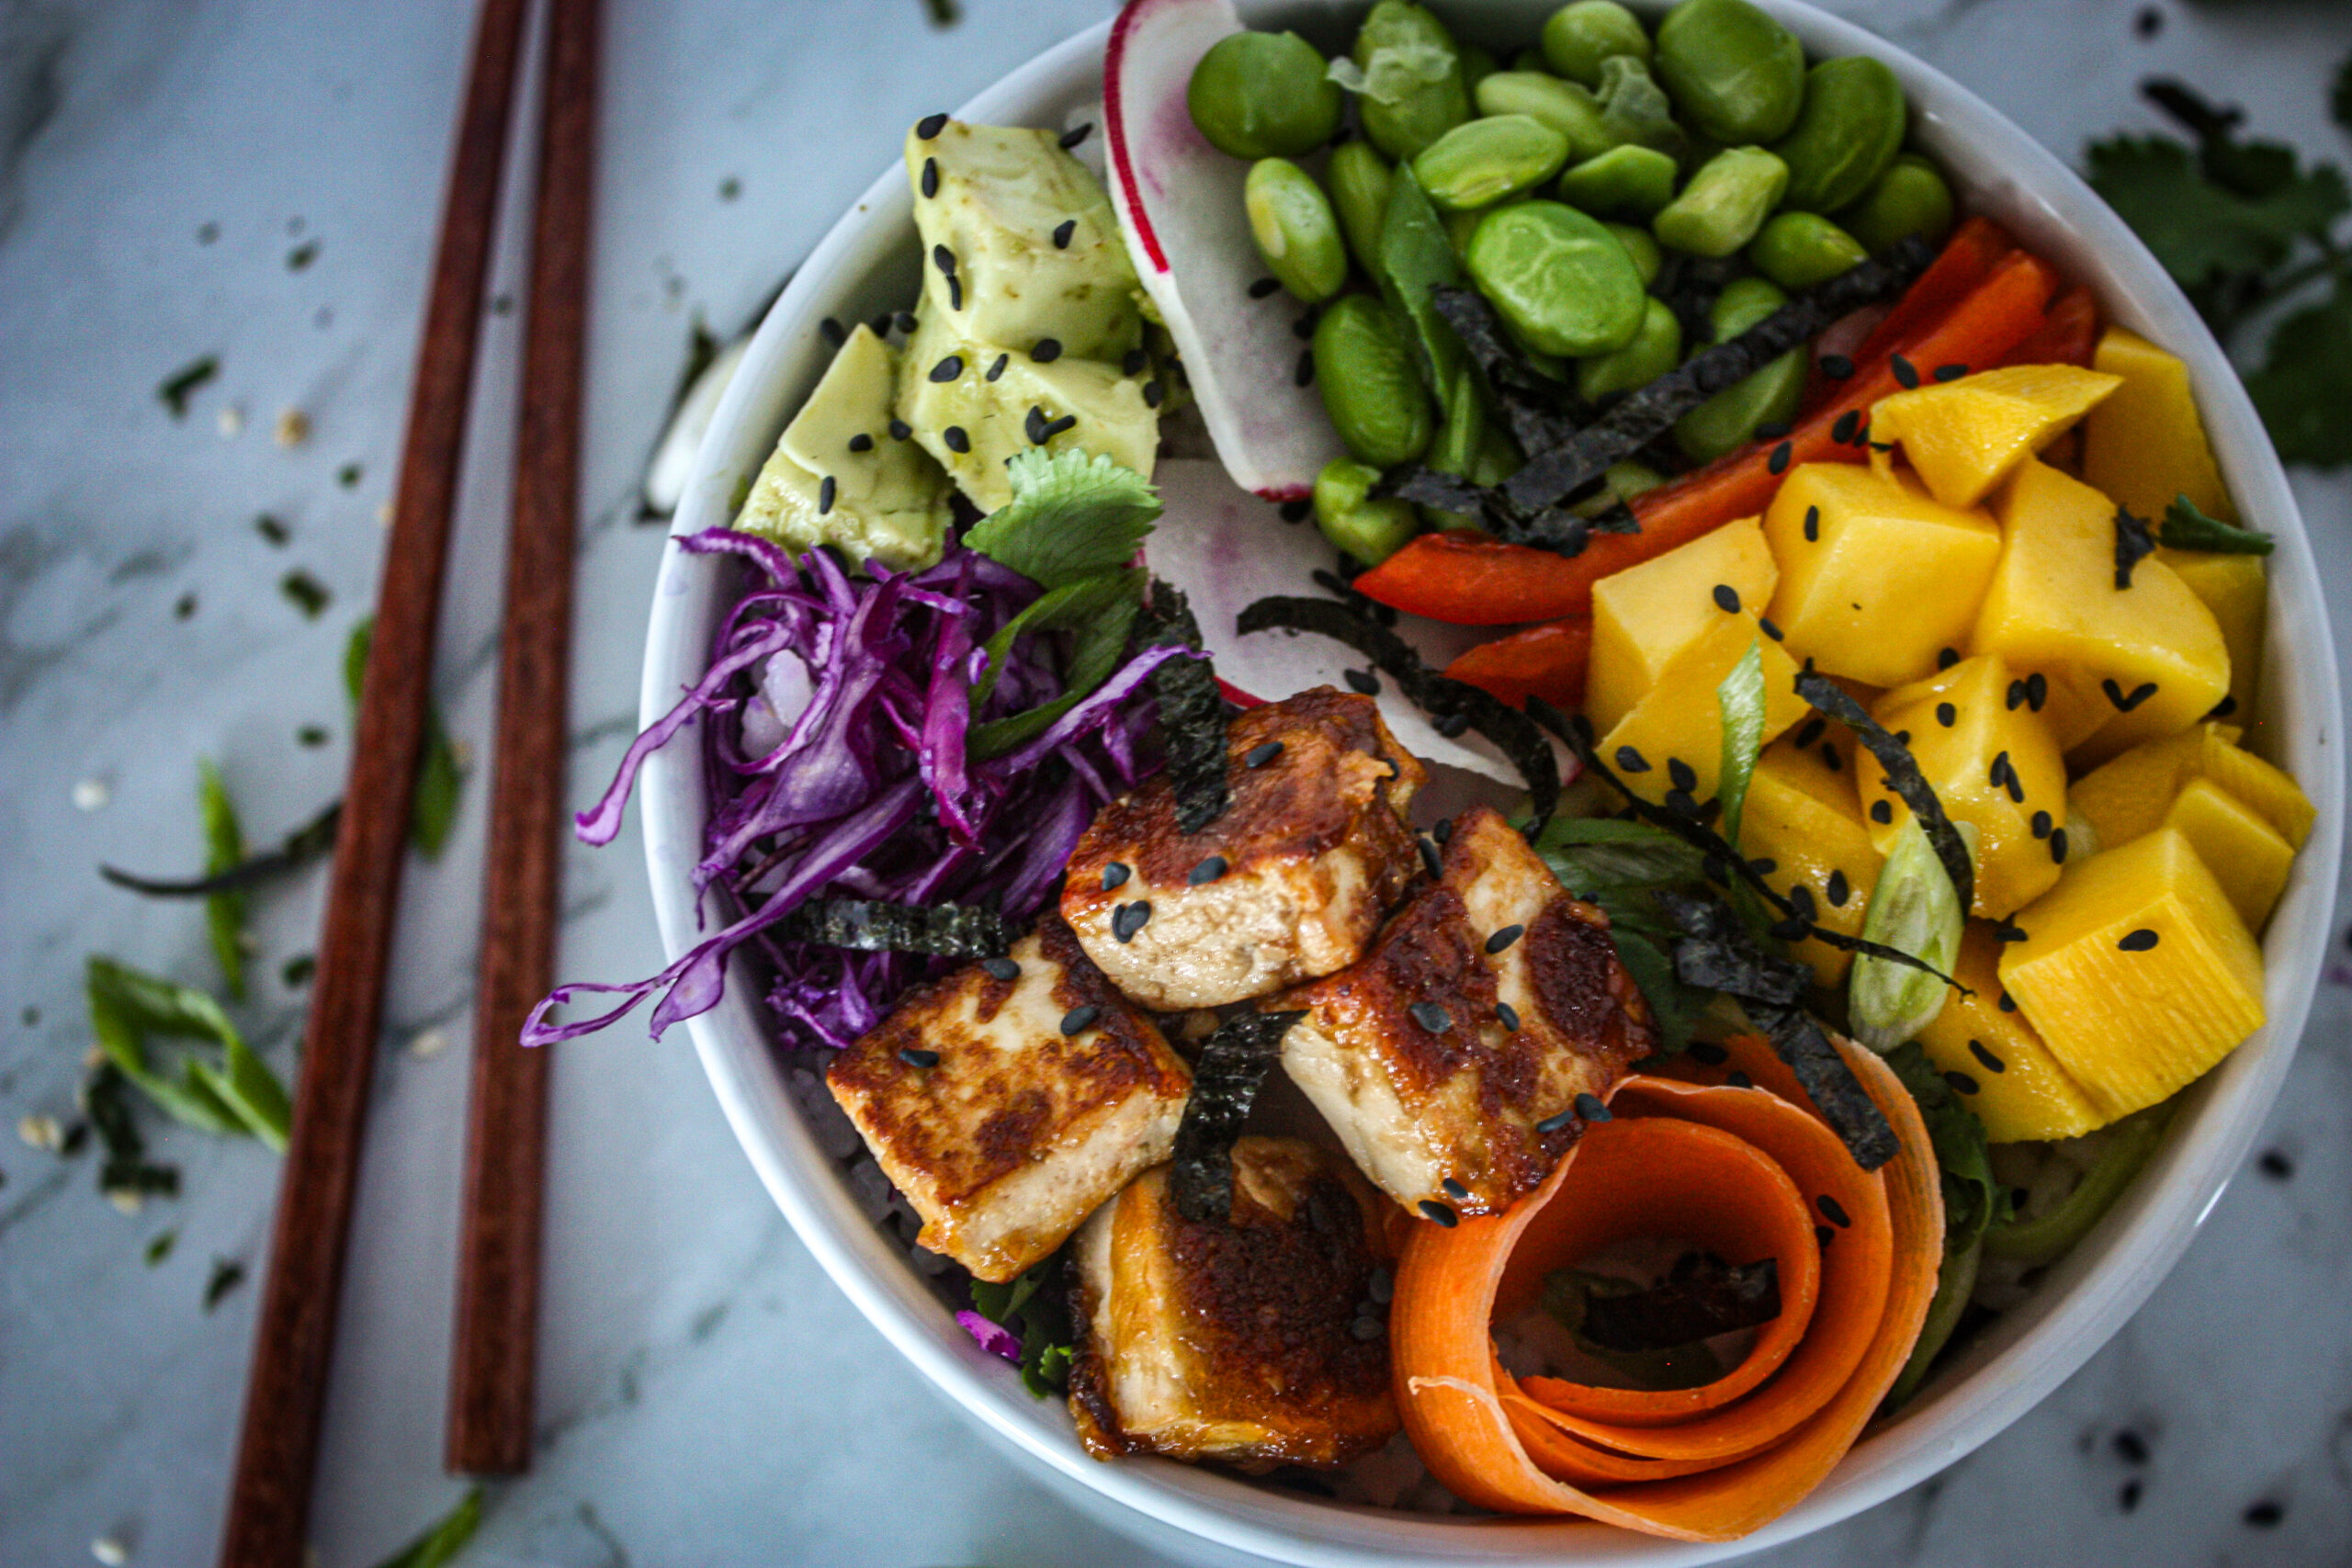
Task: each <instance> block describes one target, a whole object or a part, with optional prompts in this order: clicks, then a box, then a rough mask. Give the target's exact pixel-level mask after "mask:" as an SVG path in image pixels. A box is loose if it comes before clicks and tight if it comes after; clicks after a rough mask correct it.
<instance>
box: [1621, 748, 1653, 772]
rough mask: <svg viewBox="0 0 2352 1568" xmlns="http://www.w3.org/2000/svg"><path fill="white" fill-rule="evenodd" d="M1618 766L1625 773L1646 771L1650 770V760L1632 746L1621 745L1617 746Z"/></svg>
mask: <svg viewBox="0 0 2352 1568" xmlns="http://www.w3.org/2000/svg"><path fill="white" fill-rule="evenodd" d="M1617 766H1618V767H1619V768H1620V769H1621V770H1623V772H1625V773H1648V772H1649V771H1650V760H1649V759H1648V758H1647V757H1645V756H1643V755H1642V754H1641V753H1640V752H1639V751H1637V750H1634V748H1633V747H1631V746H1620V747H1618V748H1617Z"/></svg>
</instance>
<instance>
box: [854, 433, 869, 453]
mask: <svg viewBox="0 0 2352 1568" xmlns="http://www.w3.org/2000/svg"><path fill="white" fill-rule="evenodd" d="M849 449H850V450H851V451H853V452H871V451H873V450H874V437H872V436H871V435H868V434H865V432H864V431H862V430H861V431H859V432H858V433H857V434H855V435H853V436H851V437H850V438H849Z"/></svg>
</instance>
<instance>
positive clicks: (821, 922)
mask: <svg viewBox="0 0 2352 1568" xmlns="http://www.w3.org/2000/svg"><path fill="white" fill-rule="evenodd" d="M769 934H770V935H772V936H774V937H775V938H776V939H777V940H778V941H781V942H808V943H810V944H811V945H814V946H818V947H846V948H850V949H853V950H854V951H856V952H859V953H933V954H936V955H937V956H939V957H941V958H1001V957H1002V956H1003V955H1004V951H1005V949H1007V948H1009V947H1011V946H1012V944H1013V942H1015V941H1016V940H1018V938H1019V937H1020V935H1021V928H1020V927H1019V926H1017V925H1015V924H1013V923H1012V921H1011V920H1008V919H1005V918H1004V917H1003V916H1002V915H1000V914H998V913H997V912H996V911H995V910H994V909H982V908H977V907H976V906H973V905H970V904H892V903H887V902H885V901H883V900H881V899H876V898H811V899H810V900H809V902H807V903H806V904H803V905H801V906H799V907H798V908H796V909H794V910H793V911H792V912H791V913H790V914H788V915H786V916H785V917H784V919H781V920H779V921H777V922H776V923H775V925H774V926H772V927H770V928H769Z"/></svg>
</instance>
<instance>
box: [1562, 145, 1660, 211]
mask: <svg viewBox="0 0 2352 1568" xmlns="http://www.w3.org/2000/svg"><path fill="white" fill-rule="evenodd" d="M1674 175H1675V165H1674V160H1673V159H1672V158H1670V157H1668V155H1667V154H1666V153H1664V152H1659V151H1658V150H1657V148H1655V147H1633V146H1626V147H1612V148H1611V149H1610V150H1609V151H1608V152H1603V153H1602V154H1601V155H1600V157H1598V158H1591V159H1588V160H1586V161H1585V162H1584V163H1581V164H1577V166H1576V167H1574V168H1572V169H1570V170H1569V171H1568V172H1567V173H1566V174H1565V175H1561V176H1560V197H1561V199H1563V200H1564V201H1566V202H1567V204H1568V205H1569V206H1571V207H1574V208H1577V209H1581V210H1583V211H1586V212H1589V213H1593V214H1595V215H1596V216H1608V217H1625V218H1640V219H1644V220H1647V219H1651V218H1655V217H1657V215H1658V213H1659V212H1660V211H1662V210H1664V209H1665V207H1666V204H1667V203H1668V202H1669V201H1672V200H1673V199H1674Z"/></svg>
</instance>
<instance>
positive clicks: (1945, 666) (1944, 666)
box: [1936, 648, 1960, 670]
mask: <svg viewBox="0 0 2352 1568" xmlns="http://www.w3.org/2000/svg"><path fill="white" fill-rule="evenodd" d="M1959 662H1960V649H1956V648H1946V649H1939V650H1938V651H1937V653H1936V668H1937V669H1939V670H1949V669H1951V667H1952V666H1953V665H1955V664H1957V663H1959Z"/></svg>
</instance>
